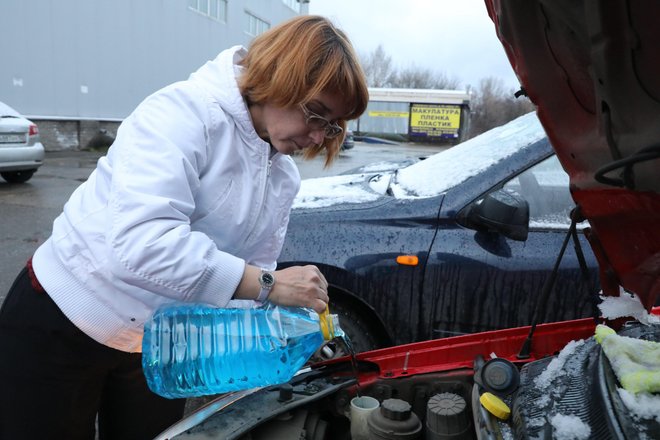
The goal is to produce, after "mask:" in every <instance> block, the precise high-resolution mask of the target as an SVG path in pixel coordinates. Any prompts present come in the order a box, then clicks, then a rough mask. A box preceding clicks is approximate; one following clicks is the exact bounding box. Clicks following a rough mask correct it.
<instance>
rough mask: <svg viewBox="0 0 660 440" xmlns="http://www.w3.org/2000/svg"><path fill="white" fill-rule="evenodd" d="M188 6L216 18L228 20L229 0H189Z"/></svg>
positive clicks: (223, 20)
mask: <svg viewBox="0 0 660 440" xmlns="http://www.w3.org/2000/svg"><path fill="white" fill-rule="evenodd" d="M188 7H189V8H190V9H192V10H193V11H195V12H198V13H200V14H202V15H205V16H207V17H210V18H212V19H214V20H218V21H222V22H226V21H227V0H188Z"/></svg>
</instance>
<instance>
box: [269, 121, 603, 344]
mask: <svg viewBox="0 0 660 440" xmlns="http://www.w3.org/2000/svg"><path fill="white" fill-rule="evenodd" d="M568 188H569V183H568V175H567V174H566V172H565V171H564V170H563V169H562V168H561V165H560V164H559V162H558V161H557V157H556V156H555V155H554V154H553V151H552V147H551V145H550V144H549V142H548V140H547V138H546V136H545V133H544V132H543V129H542V128H541V125H540V123H539V122H538V119H537V117H536V116H535V115H534V114H529V115H526V116H523V117H521V118H519V119H517V120H515V121H512V122H511V123H509V124H507V125H505V126H502V127H498V128H496V129H493V130H491V131H490V132H487V133H484V134H483V135H481V136H479V137H476V138H473V139H471V140H469V141H467V142H465V143H463V144H459V145H457V146H454V147H452V148H451V149H449V150H446V151H443V152H441V153H438V154H436V155H434V156H431V157H429V158H427V159H425V160H423V161H420V162H417V163H415V164H413V165H411V166H408V167H405V168H402V169H399V170H394V171H391V172H381V173H376V174H373V173H363V174H355V175H340V176H333V177H324V178H319V179H307V180H305V181H303V184H302V188H301V190H300V193H299V195H298V198H297V199H296V202H294V210H293V212H292V214H291V220H290V224H289V229H288V232H287V236H286V240H285V244H284V249H283V251H282V254H281V256H280V259H279V265H280V267H284V266H288V265H294V264H315V265H317V266H318V267H319V268H320V269H321V271H322V272H323V273H324V275H325V276H326V278H327V280H328V282H329V284H330V289H329V294H330V300H331V301H330V309H331V310H333V311H334V312H335V313H338V314H339V316H340V320H341V322H342V324H343V326H344V329H345V330H346V331H347V333H348V334H349V335H350V337H351V339H352V340H353V342H354V344H355V346H356V347H357V349H358V350H360V351H361V350H368V349H373V348H376V347H382V346H387V345H391V344H403V343H409V342H413V341H420V340H426V339H434V338H438V337H446V336H451V335H457V334H463V333H472V332H477V331H485V330H493V329H499V328H507V327H516V326H521V325H526V324H529V323H530V322H531V321H532V317H533V316H532V315H533V312H534V307H535V305H536V302H537V299H538V297H539V293H540V292H541V290H542V288H543V284H544V283H545V281H546V279H547V278H548V276H549V274H550V273H551V271H552V269H553V266H554V264H555V261H556V258H557V252H558V250H559V248H560V247H561V244H562V241H563V240H564V237H565V235H566V231H567V230H568V227H569V225H570V213H571V210H572V208H573V207H574V202H573V200H572V199H571V196H570V193H569V189H568ZM528 225H529V227H528ZM583 226H584V225H583ZM579 236H580V243H581V245H582V247H583V249H584V255H585V260H586V263H585V267H586V270H587V271H588V273H587V275H586V276H583V275H582V270H581V268H580V262H579V258H578V255H577V254H576V252H575V251H574V250H573V249H571V250H570V251H569V252H566V255H565V256H564V259H563V261H562V263H561V266H560V270H559V272H558V275H557V280H556V284H555V288H554V294H553V295H552V297H551V299H550V301H549V303H548V304H547V306H546V307H545V308H544V309H543V315H542V317H541V320H542V321H544V322H549V321H559V320H565V319H573V318H581V317H585V316H592V314H593V313H594V312H593V310H594V295H595V292H596V291H597V290H598V280H597V278H598V276H597V270H596V268H597V264H596V260H595V258H594V256H593V254H592V253H591V251H590V250H589V247H588V243H587V241H586V240H585V239H584V237H583V236H582V234H579Z"/></svg>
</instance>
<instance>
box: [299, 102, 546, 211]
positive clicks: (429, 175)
mask: <svg viewBox="0 0 660 440" xmlns="http://www.w3.org/2000/svg"><path fill="white" fill-rule="evenodd" d="M544 137H545V131H543V128H542V127H541V124H540V123H539V120H538V118H537V116H536V114H535V113H529V114H527V115H524V116H521V117H519V118H518V119H515V120H513V121H511V122H509V123H508V124H506V125H503V126H501V127H497V128H494V129H492V130H490V131H487V132H486V133H483V134H481V135H479V136H477V137H474V138H472V139H470V140H468V141H466V142H463V143H461V144H458V145H456V146H454V147H451V148H449V149H447V150H445V151H443V152H441V153H437V154H435V155H433V156H430V157H428V158H426V159H424V160H421V161H415V162H416V163H414V164H413V165H410V166H406V167H403V168H399V169H398V170H395V169H389V170H387V171H377V172H376V171H374V174H376V175H375V176H372V177H371V178H370V180H369V182H368V183H369V185H368V187H367V186H366V185H363V183H364V182H365V179H367V178H368V177H365V174H363V173H365V172H366V171H364V170H361V171H360V174H349V175H340V176H330V177H320V178H313V179H305V180H303V182H302V185H301V187H300V191H299V192H298V196H297V197H296V200H295V201H294V203H293V207H294V208H296V209H298V208H302V209H309V208H321V207H327V206H332V205H338V204H343V203H365V202H370V201H375V200H377V199H379V198H380V197H382V195H384V194H389V195H391V196H393V197H395V198H401V199H410V198H427V197H435V196H437V195H440V194H442V193H444V192H445V191H447V190H448V189H450V188H452V187H454V186H456V185H460V184H461V183H463V182H465V181H466V180H467V179H469V178H470V177H472V176H475V175H478V174H479V173H481V172H483V171H484V170H486V169H487V168H488V167H490V166H492V165H493V164H495V163H498V162H500V161H502V160H505V159H506V158H508V157H509V156H511V155H512V154H514V153H516V152H517V151H519V150H520V149H521V148H523V147H525V146H527V145H530V144H533V143H535V142H537V141H539V140H541V139H543V138H544ZM365 168H367V169H368V168H369V167H365ZM371 169H372V170H373V169H375V167H374V168H371Z"/></svg>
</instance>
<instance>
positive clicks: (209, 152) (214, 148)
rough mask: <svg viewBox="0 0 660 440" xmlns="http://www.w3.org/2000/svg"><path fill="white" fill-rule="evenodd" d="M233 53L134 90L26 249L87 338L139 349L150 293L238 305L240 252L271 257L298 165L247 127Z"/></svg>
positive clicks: (269, 264)
mask: <svg viewBox="0 0 660 440" xmlns="http://www.w3.org/2000/svg"><path fill="white" fill-rule="evenodd" d="M244 56H245V49H243V48H241V47H239V46H237V47H234V48H232V49H229V50H226V51H224V52H222V53H220V55H218V57H217V58H216V59H215V60H213V61H209V62H208V63H206V65H204V66H203V67H202V68H200V69H199V70H198V71H197V72H195V73H193V74H192V75H191V76H190V78H189V79H188V80H187V81H182V82H179V83H176V84H173V85H171V86H169V87H166V88H164V89H162V90H160V91H158V92H156V93H154V94H153V95H151V96H149V97H148V98H147V99H146V100H145V101H144V102H142V103H141V104H140V105H139V106H138V107H137V109H136V110H135V111H134V112H133V113H132V114H131V115H130V116H129V117H128V118H127V119H126V120H125V121H124V122H123V123H122V124H121V126H120V128H119V130H118V132H117V139H116V141H115V142H114V144H113V145H112V147H111V148H110V150H109V151H108V154H107V156H105V157H103V158H101V159H100V160H99V162H98V165H97V168H96V170H94V172H92V174H91V175H90V177H89V179H88V180H87V181H86V182H85V183H84V184H82V185H81V186H80V187H79V188H78V189H76V191H75V192H74V193H73V195H72V196H71V198H70V199H69V201H68V202H67V203H66V204H65V206H64V210H63V212H62V214H61V215H60V216H59V217H57V219H55V222H54V223H53V233H52V235H51V237H50V238H49V239H48V240H47V241H46V242H45V243H44V244H42V245H41V246H40V247H39V248H38V250H37V251H36V253H35V255H34V258H33V267H34V271H35V274H36V276H37V278H38V280H39V282H40V283H41V284H42V286H43V287H44V288H45V290H46V291H47V292H48V294H49V295H50V296H51V297H52V298H53V300H54V301H55V302H56V303H57V305H58V306H59V308H60V309H61V310H62V311H63V312H64V314H65V315H66V316H67V317H68V318H69V319H70V320H71V321H72V322H73V323H74V324H75V325H76V326H78V328H80V329H81V330H82V331H83V332H85V333H86V334H87V335H89V336H90V337H92V338H93V339H95V340H96V341H98V342H100V343H102V344H105V345H107V346H110V347H113V348H116V349H118V350H122V351H127V352H139V351H141V342H142V333H143V323H144V322H145V321H146V320H147V319H148V318H149V317H150V316H151V314H152V313H153V311H154V310H155V308H156V307H158V306H159V305H161V304H163V303H166V302H170V301H175V300H180V301H195V302H205V303H209V304H214V305H217V306H222V307H225V306H241V305H243V306H244V305H246V304H245V303H246V302H245V301H232V302H230V300H231V298H232V296H233V294H234V291H235V290H236V287H237V286H238V284H239V281H240V280H241V277H242V275H243V271H244V267H245V263H246V262H247V263H249V264H253V265H256V266H260V267H264V268H268V269H274V268H275V266H276V259H277V257H278V256H279V253H280V250H281V248H282V243H283V240H284V234H285V232H286V227H287V224H288V220H289V211H290V208H291V204H292V202H293V199H294V197H295V195H296V193H297V191H298V188H299V186H300V175H299V173H298V170H297V168H296V165H295V163H294V162H293V160H292V159H291V158H290V157H288V156H285V155H282V154H279V153H278V154H275V155H272V157H271V148H270V145H269V144H268V143H267V142H264V141H263V140H262V139H260V138H259V136H258V135H257V133H256V132H255V129H254V127H253V125H252V121H251V118H250V114H249V112H248V109H247V107H246V104H245V102H244V101H243V98H242V97H241V95H240V93H239V90H238V86H237V82H236V75H238V73H239V72H240V68H239V67H238V66H237V65H236V62H237V61H239V60H240V59H241V58H242V57H244ZM240 303H243V304H240ZM247 303H248V304H247V305H252V302H251V301H248V302H247Z"/></svg>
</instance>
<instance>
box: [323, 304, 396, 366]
mask: <svg viewBox="0 0 660 440" xmlns="http://www.w3.org/2000/svg"><path fill="white" fill-rule="evenodd" d="M357 310H359V309H357ZM357 310H356V308H355V307H352V306H351V305H350V304H346V303H344V302H335V303H333V302H331V303H330V313H333V314H336V315H338V317H339V325H340V326H341V329H342V330H343V331H344V333H346V335H347V336H348V338H349V340H350V341H351V344H352V345H353V349H354V350H355V352H356V353H360V352H363V351H370V350H375V349H376V348H381V347H383V345H384V344H382V343H381V338H379V337H378V334H377V333H376V331H374V330H373V328H372V327H371V326H370V325H369V324H368V323H367V322H365V319H364V317H363V316H361V315H360V314H359V313H358V312H357ZM337 348H338V349H340V350H341V351H342V353H341V354H342V355H343V354H348V353H343V347H337Z"/></svg>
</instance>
